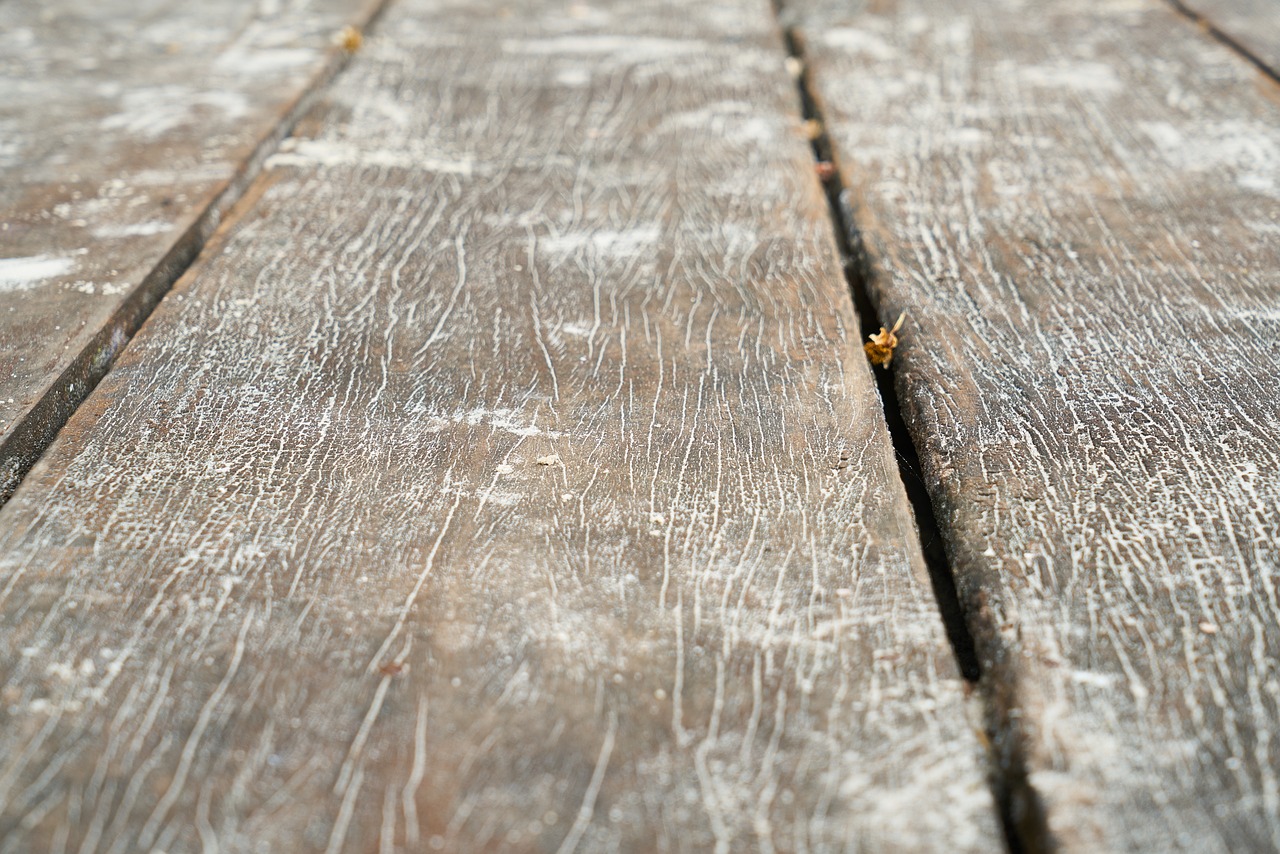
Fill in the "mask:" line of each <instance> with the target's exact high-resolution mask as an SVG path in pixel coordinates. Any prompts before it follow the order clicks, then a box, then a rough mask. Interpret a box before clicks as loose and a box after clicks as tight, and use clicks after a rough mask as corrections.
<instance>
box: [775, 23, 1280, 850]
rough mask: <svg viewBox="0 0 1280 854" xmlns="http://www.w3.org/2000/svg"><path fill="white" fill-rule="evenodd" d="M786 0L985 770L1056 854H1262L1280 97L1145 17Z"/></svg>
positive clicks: (1271, 642)
mask: <svg viewBox="0 0 1280 854" xmlns="http://www.w3.org/2000/svg"><path fill="white" fill-rule="evenodd" d="M791 6H792V8H791V9H790V12H789V14H790V16H791V20H792V21H793V23H794V24H796V25H797V26H798V27H799V28H800V31H801V32H802V34H803V37H804V42H805V45H806V50H807V54H808V58H809V64H810V68H811V70H812V74H813V86H814V87H815V88H816V90H817V91H818V93H819V96H820V98H821V100H822V102H823V105H824V107H825V113H826V118H827V121H828V128H829V130H830V131H831V133H832V134H833V136H834V139H835V143H836V148H837V150H838V154H839V157H840V160H841V164H842V173H843V176H844V179H845V180H846V181H847V182H848V184H849V187H850V192H849V199H850V202H851V206H852V207H853V208H855V210H854V211H853V214H852V216H853V220H854V221H855V222H856V224H857V226H858V227H860V228H861V229H862V233H863V238H864V239H865V241H866V246H867V249H868V251H869V253H870V256H871V258H872V262H873V268H872V270H871V281H870V288H871V292H872V295H873V298H874V299H875V300H876V301H877V305H878V307H879V310H880V312H881V317H882V319H884V320H891V319H892V318H895V317H897V316H898V314H899V312H902V311H905V312H907V325H906V328H905V331H904V335H903V339H902V345H901V347H900V348H899V350H900V352H899V355H898V356H897V357H896V358H895V361H894V366H895V369H896V370H897V371H898V375H897V385H898V391H899V395H900V397H901V398H902V401H903V408H904V410H905V417H906V419H907V422H908V424H909V426H910V429H911V432H912V435H913V437H914V439H915V441H916V444H917V446H918V448H919V449H920V452H921V456H922V458H923V464H924V473H925V477H926V479H927V481H928V483H929V487H930V489H931V492H932V495H933V498H934V502H935V506H936V507H937V509H938V510H939V518H940V524H941V526H942V527H943V529H944V531H945V532H946V533H947V536H948V546H949V553H950V555H951V559H952V562H953V565H954V570H955V572H956V573H957V576H958V585H959V587H960V591H961V595H962V598H963V599H964V600H965V602H966V604H967V606H968V609H969V618H970V621H971V626H972V628H973V629H974V631H975V634H976V636H977V641H978V644H979V647H980V651H981V652H982V654H983V655H984V657H985V665H986V670H985V672H984V680H988V681H989V683H990V684H988V685H987V688H988V691H989V692H990V695H991V696H992V697H993V698H994V700H995V709H996V712H997V714H998V715H999V716H1002V720H1001V725H1002V727H1003V730H1002V731H1003V734H1004V737H1003V738H1002V739H1001V741H1000V742H999V743H998V745H997V746H998V748H999V749H1000V750H1001V751H1003V753H1002V755H1003V756H1004V758H1005V761H1007V762H1009V763H1010V764H1011V765H1014V766H1016V765H1017V764H1018V760H1019V757H1018V756H1017V753H1018V752H1019V751H1022V752H1024V753H1025V756H1024V757H1023V759H1024V760H1025V762H1026V766H1027V768H1028V769H1029V771H1030V784H1031V786H1032V787H1033V788H1034V790H1035V791H1036V792H1038V793H1039V795H1040V797H1041V798H1042V799H1043V803H1044V804H1045V805H1046V807H1047V810H1048V813H1047V815H1048V823H1049V829H1050V830H1051V831H1052V834H1053V835H1054V836H1055V837H1056V838H1057V841H1058V842H1059V843H1060V844H1061V845H1062V848H1063V849H1064V850H1074V851H1089V852H1096V851H1105V850H1145V851H1196V852H1209V851H1224V852H1225V851H1245V850H1248V851H1262V850H1275V849H1276V848H1278V847H1280V777H1278V774H1280V753H1278V752H1277V751H1278V750H1280V744H1277V742H1276V739H1275V733H1276V732H1277V731H1280V714H1278V713H1277V711H1278V710H1277V705H1278V704H1280V674H1278V673H1277V664H1276V661H1277V657H1278V656H1280V626H1278V625H1277V621H1278V620H1280V605H1278V603H1277V594H1276V589H1277V586H1280V416H1278V413H1280V410H1277V406H1276V389H1277V388H1280V345H1278V344H1277V342H1280V311H1278V310H1277V307H1278V306H1280V251H1278V250H1280V239H1278V238H1280V222H1278V220H1280V185H1278V184H1277V180H1278V179H1280V109H1277V99H1276V92H1277V90H1276V89H1274V88H1267V87H1257V86H1254V85H1252V84H1253V83H1254V82H1255V81H1256V80H1257V79H1258V74H1257V71H1256V70H1255V69H1254V68H1253V67H1251V66H1250V65H1249V64H1248V63H1247V62H1245V61H1244V60H1243V59H1242V58H1240V57H1239V56H1237V55H1235V54H1233V53H1232V52H1231V51H1229V50H1228V49H1227V48H1225V47H1224V46H1222V45H1220V44H1218V43H1217V42H1215V41H1214V40H1212V39H1210V38H1206V37H1205V36H1204V35H1203V34H1202V33H1199V32H1197V31H1196V30H1195V28H1193V27H1188V26H1187V25H1186V22H1185V21H1184V20H1182V19H1180V17H1179V16H1178V15H1177V14H1176V13H1175V12H1173V11H1172V10H1170V9H1169V8H1167V7H1165V6H1163V5H1162V4H1161V3H1158V2H1149V3H1148V2H1129V3H1112V2H1101V0H1098V2H1078V0H1069V2H1068V0H1048V2H1043V3H1038V4H1034V5H1027V4H1024V3H1021V2H1017V0H997V2H988V0H981V2H979V0H947V1H946V2H925V0H889V1H888V2H878V3H875V4H873V5H868V4H857V3H854V4H851V3H846V2H839V3H837V2H822V0H804V2H800V0H793V2H792V4H791ZM1011 782H1012V783H1013V784H1014V785H1017V783H1018V781H1017V780H1016V774H1012V775H1011ZM1023 806H1026V805H1025V804H1024V805H1023ZM1021 818H1022V820H1023V821H1024V822H1025V823H1026V824H1027V825H1033V824H1034V823H1035V822H1034V815H1033V814H1031V813H1023V814H1022V816H1021ZM1033 829H1034V828H1032V827H1030V826H1028V827H1026V828H1024V830H1026V831H1032V830H1033Z"/></svg>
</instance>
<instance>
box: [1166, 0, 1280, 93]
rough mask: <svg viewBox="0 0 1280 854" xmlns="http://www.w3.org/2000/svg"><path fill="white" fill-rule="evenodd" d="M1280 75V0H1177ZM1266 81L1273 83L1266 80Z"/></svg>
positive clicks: (1273, 72)
mask: <svg viewBox="0 0 1280 854" xmlns="http://www.w3.org/2000/svg"><path fill="white" fill-rule="evenodd" d="M1175 5H1177V6H1180V7H1181V8H1183V9H1185V10H1186V11H1188V12H1190V13H1191V14H1192V15H1195V16H1197V17H1198V18H1199V19H1200V20H1201V21H1202V22H1204V23H1205V24H1208V25H1209V26H1211V27H1213V28H1214V29H1215V30H1217V31H1218V32H1219V33H1221V34H1222V35H1223V36H1225V37H1226V38H1228V39H1230V40H1231V41H1232V42H1234V43H1235V44H1236V45H1238V46H1239V47H1241V48H1243V49H1244V50H1245V51H1247V52H1248V53H1249V55H1250V57H1251V58H1252V59H1254V60H1256V61H1257V62H1259V63H1261V64H1262V65H1263V66H1264V67H1266V68H1267V69H1268V70H1270V72H1271V74H1272V75H1274V76H1276V77H1280V3H1277V2H1276V0H1175ZM1263 85H1271V84H1270V83H1264V84H1263Z"/></svg>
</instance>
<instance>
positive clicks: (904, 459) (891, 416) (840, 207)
mask: <svg viewBox="0 0 1280 854" xmlns="http://www.w3.org/2000/svg"><path fill="white" fill-rule="evenodd" d="M783 2H784V0H774V12H775V14H776V15H777V16H778V19H779V26H780V27H781V29H782V35H783V38H784V39H785V42H786V48H787V52H788V54H789V55H790V56H791V58H793V59H794V60H796V61H797V62H798V63H799V68H798V74H797V81H796V86H797V89H798V91H799V96H800V106H801V113H802V115H803V117H804V118H805V119H806V120H812V121H816V122H817V123H818V125H817V127H818V129H819V132H818V133H817V134H816V135H815V136H814V138H813V139H812V148H813V155H814V159H815V167H817V168H818V169H819V170H820V172H819V177H820V179H821V180H822V185H823V190H824V191H825V193H826V197H827V205H828V208H829V212H830V215H831V224H832V227H833V229H834V231H835V238H836V245H837V247H838V248H839V251H840V257H841V261H842V263H843V266H844V273H845V279H846V280H847V282H848V286H849V293H850V296H851V297H852V299H853V303H854V307H855V309H856V310H857V313H858V317H859V320H860V323H861V327H862V334H863V340H866V336H869V335H871V334H873V333H875V332H877V331H879V327H880V324H879V322H878V321H877V319H876V318H877V317H878V313H877V312H876V310H875V306H874V305H873V301H872V299H871V296H870V289H869V288H868V282H869V281H870V277H871V275H872V269H871V261H870V258H869V256H868V253H867V251H866V249H865V247H864V245H863V241H862V236H861V234H860V232H859V231H858V229H857V227H856V225H855V224H854V218H853V215H852V212H851V210H850V208H849V206H848V204H847V190H846V189H845V187H844V186H843V184H842V181H841V177H840V176H841V172H840V170H839V168H838V163H837V162H836V159H835V152H834V149H833V147H832V144H831V139H830V136H829V135H828V134H827V132H826V123H825V119H824V116H823V113H822V109H821V106H820V105H819V102H818V99H817V98H816V97H815V95H814V89H813V84H812V79H811V78H810V76H809V71H808V66H807V64H806V62H805V54H804V44H803V41H802V39H801V37H800V35H799V34H798V33H797V32H796V29H795V27H793V26H789V25H788V24H787V23H786V21H785V9H784V8H783ZM893 321H894V319H893V318H888V317H886V318H884V325H886V326H888V325H890V324H892V323H893ZM872 372H873V374H874V375H875V378H876V388H877V390H878V391H879V394H880V401H881V405H882V407H883V409H884V418H885V423H886V425H887V426H888V429H889V436H890V438H891V439H892V441H893V449H894V453H895V455H896V456H897V460H898V472H899V476H900V477H901V480H902V485H903V488H904V490H905V491H906V493H907V498H908V500H909V501H910V503H911V508H912V511H913V513H914V515H915V521H916V527H917V529H918V531H919V535H920V546H921V549H922V550H923V552H924V559H925V565H926V566H927V567H928V570H929V579H930V581H931V583H932V586H933V593H934V598H935V600H936V601H937V605H938V610H939V611H940V613H941V616H942V621H943V625H944V627H945V629H946V633H947V639H948V640H949V641H950V643H951V649H952V652H953V653H954V655H955V659H956V663H957V665H958V667H959V669H960V673H961V675H962V676H963V677H964V679H965V680H966V682H967V683H968V684H969V685H971V686H972V685H977V686H978V688H979V690H980V691H981V693H982V696H983V699H984V707H985V716H986V729H987V733H986V735H987V738H988V740H989V742H990V746H989V748H988V759H989V766H988V784H989V785H990V787H991V790H992V795H993V797H994V799H995V802H996V808H997V812H998V817H999V821H1000V825H1001V830H1002V831H1003V833H1004V839H1005V844H1006V845H1007V846H1008V849H1009V851H1010V852H1011V854H1042V852H1050V851H1054V850H1056V849H1057V845H1056V843H1055V842H1054V840H1053V837H1052V835H1051V834H1050V832H1049V829H1048V821H1047V817H1046V815H1045V812H1044V806H1043V803H1042V802H1041V800H1040V796H1039V793H1037V792H1036V791H1035V789H1034V788H1033V787H1032V785H1031V783H1030V780H1029V776H1028V770H1027V766H1026V761H1025V756H1024V753H1023V744H1022V742H1023V739H1022V736H1021V734H1020V732H1018V729H1019V728H1018V726H1017V721H1016V720H1015V718H1016V715H1013V714H1010V710H1011V709H1013V708H1014V704H1016V698H1010V697H1008V696H1006V695H1007V694H1008V693H1009V689H1008V688H1007V686H1006V687H1005V688H1004V690H1001V688H1002V686H1000V685H998V684H995V683H996V682H997V681H1000V680H997V679H996V673H994V672H991V671H988V673H987V677H986V679H983V670H982V666H981V662H980V660H979V657H978V653H977V648H976V645H975V643H974V638H973V635H972V633H971V632H970V630H969V626H968V623H967V621H966V619H965V612H964V608H963V606H962V605H961V602H960V597H959V594H958V592H957V589H956V583H955V574H954V572H953V571H952V568H951V564H950V561H949V560H948V557H947V553H946V547H945V543H944V540H943V537H942V535H941V532H940V530H939V528H938V522H937V517H936V515H935V514H934V511H933V502H932V501H931V500H930V498H929V493H928V490H927V488H926V487H925V483H924V480H923V479H922V478H921V476H920V457H919V453H918V452H917V450H916V446H915V443H914V442H913V441H912V439H911V434H910V432H909V431H908V429H907V426H906V423H905V421H904V420H903V416H902V410H901V407H900V405H899V401H898V393H897V389H896V387H895V385H894V381H893V372H892V369H874V368H873V369H872ZM1004 669H1005V668H1002V667H999V666H998V665H997V667H996V668H993V670H996V671H1002V670H1004ZM997 694H999V695H1000V696H997Z"/></svg>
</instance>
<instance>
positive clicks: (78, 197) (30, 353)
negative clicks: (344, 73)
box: [0, 0, 376, 501]
mask: <svg viewBox="0 0 1280 854" xmlns="http://www.w3.org/2000/svg"><path fill="white" fill-rule="evenodd" d="M375 6H376V3H375V2H374V0H307V2H289V3H272V2H260V3H251V2H244V0H206V1H205V2H199V3H192V2H182V1H181V0H134V2H121V0H109V2H84V0H52V2H42V3H0V91H2V92H3V96H2V97H0V501H3V500H4V499H6V498H8V496H9V495H10V494H11V493H12V491H13V489H14V487H16V486H17V483H18V481H19V479H20V478H21V477H22V474H23V473H24V472H25V471H26V470H27V469H28V468H29V467H30V465H31V463H32V462H34V461H35V458H36V457H37V456H38V455H39V453H40V452H41V451H42V450H43V449H44V448H45V447H46V446H47V445H48V443H49V441H51V440H52V438H53V436H54V434H55V433H56V432H57V430H58V428H59V427H60V426H61V425H62V424H63V423H64V422H65V421H66V419H67V417H68V416H69V415H70V414H71V412H72V411H73V410H74V409H75V407H76V406H77V405H78V404H79V403H80V401H82V400H83V399H84V396H85V394H86V393H87V392H88V390H89V389H90V388H91V387H92V385H93V384H94V383H95V382H97V380H98V379H99V378H100V377H101V376H102V373H103V372H104V371H105V370H106V368H107V367H108V365H109V364H110V362H111V360H112V359H113V358H114V357H115V354H116V353H117V352H119V350H120V348H121V347H122V346H123V344H124V343H125V341H127V340H128V338H129V336H130V335H132V334H133V332H134V331H135V330H136V329H137V327H138V324H139V323H140V322H141V321H142V319H143V318H145V317H146V314H147V313H148V312H149V311H150V310H151V308H152V307H153V306H154V305H155V302H156V300H157V299H159V298H160V296H161V295H163V293H164V291H165V290H166V289H167V288H168V286H169V285H170V284H171V283H172V282H173V280H174V278H176V277H177V275H178V274H179V273H180V272H181V271H182V269H183V268H184V267H185V266H186V265H187V264H189V263H190V261H191V259H192V258H193V257H194V256H195V254H196V252H197V251H199V248H200V245H201V243H203V241H204V240H205V239H206V238H207V237H208V235H209V234H210V233H211V232H212V231H213V229H214V228H215V227H216V226H217V223H218V219H219V218H220V217H221V215H222V214H223V213H225V211H226V209H227V207H229V206H230V204H231V203H232V202H233V201H234V200H235V198H236V197H237V196H238V195H239V193H240V192H241V191H242V190H243V189H244V186H245V185H246V183H247V182H248V181H249V180H250V179H251V177H252V175H253V174H254V172H255V171H256V169H257V166H258V165H259V162H258V161H259V160H260V159H261V157H262V156H264V155H265V154H266V153H268V152H269V151H270V150H271V149H272V148H273V146H274V143H275V142H276V141H277V140H278V139H279V137H280V135H281V134H283V133H284V130H285V128H286V127H287V126H288V125H289V124H290V122H291V121H292V119H293V118H294V117H296V116H297V115H300V114H301V113H302V112H303V111H304V108H305V104H306V96H307V93H308V92H309V91H310V90H311V89H312V88H313V87H314V86H316V85H317V84H318V83H320V82H322V81H323V80H324V79H327V77H328V75H329V74H331V73H332V72H333V71H334V70H335V69H336V68H337V67H338V66H339V65H340V63H341V60H342V57H343V50H342V48H341V47H340V46H339V45H338V44H336V43H335V36H337V35H338V33H339V31H340V30H341V29H342V28H343V26H344V25H348V24H352V25H356V26H360V25H362V24H363V23H364V22H365V21H367V20H368V19H369V18H370V16H371V14H372V11H373V9H374V8H375Z"/></svg>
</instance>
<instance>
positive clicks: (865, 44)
mask: <svg viewBox="0 0 1280 854" xmlns="http://www.w3.org/2000/svg"><path fill="white" fill-rule="evenodd" d="M821 38H822V40H823V41H824V42H826V43H827V44H828V45H829V46H830V47H833V48H836V49H838V50H846V51H849V52H850V53H854V54H861V55H863V56H869V57H871V58H872V59H876V60H880V61H881V62H888V61H889V60H893V59H897V58H898V49H897V48H896V47H894V46H893V45H891V44H889V43H888V42H887V41H885V40H884V39H883V38H881V37H880V36H878V35H876V34H875V33H870V32H867V31H866V30H862V29H855V28H853V27H832V28H831V29H829V30H827V31H826V32H824V33H823V34H822V36H821Z"/></svg>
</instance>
